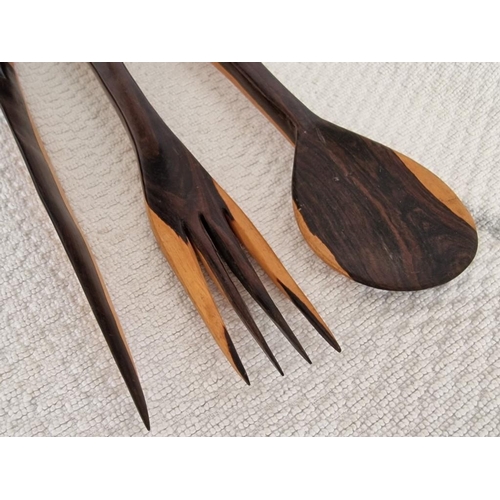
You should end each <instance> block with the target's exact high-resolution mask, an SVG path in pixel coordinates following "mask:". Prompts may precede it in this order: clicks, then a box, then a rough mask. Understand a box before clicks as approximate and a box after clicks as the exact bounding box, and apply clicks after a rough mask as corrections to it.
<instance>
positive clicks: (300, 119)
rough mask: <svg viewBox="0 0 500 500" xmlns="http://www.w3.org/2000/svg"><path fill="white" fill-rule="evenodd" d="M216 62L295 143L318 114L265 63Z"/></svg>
mask: <svg viewBox="0 0 500 500" xmlns="http://www.w3.org/2000/svg"><path fill="white" fill-rule="evenodd" d="M216 66H217V67H218V69H220V70H221V71H222V73H224V74H225V75H226V76H228V77H229V79H230V80H231V81H232V82H233V83H234V84H235V85H236V86H237V87H240V88H241V89H242V90H243V91H244V93H245V94H246V95H247V96H248V97H249V98H250V100H252V101H254V103H255V104H257V106H258V107H259V108H260V109H261V111H263V113H264V114H265V115H267V116H268V118H269V119H270V120H271V121H272V122H274V124H275V125H276V126H277V127H278V129H279V130H280V131H281V132H283V134H285V136H286V137H287V138H288V139H289V140H290V142H291V143H292V144H295V142H296V135H297V130H298V128H299V127H300V126H306V125H307V123H308V122H309V121H310V119H311V118H312V117H314V116H315V115H314V113H313V112H312V111H311V110H310V109H309V108H307V107H306V106H305V105H304V104H303V103H302V102H301V101H299V100H298V99H297V98H296V97H295V96H294V95H293V94H292V93H291V92H290V91H289V90H288V89H287V88H286V87H285V86H284V85H283V84H282V83H281V82H280V81H279V80H278V79H277V78H276V77H275V76H274V75H273V74H272V73H271V72H270V71H269V70H268V69H267V68H266V67H265V66H264V65H263V64H262V63H259V62H222V63H216Z"/></svg>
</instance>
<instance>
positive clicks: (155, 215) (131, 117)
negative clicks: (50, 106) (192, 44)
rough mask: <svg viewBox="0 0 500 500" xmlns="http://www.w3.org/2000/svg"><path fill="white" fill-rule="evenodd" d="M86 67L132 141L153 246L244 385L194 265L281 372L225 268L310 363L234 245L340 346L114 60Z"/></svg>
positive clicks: (231, 347)
mask: <svg viewBox="0 0 500 500" xmlns="http://www.w3.org/2000/svg"><path fill="white" fill-rule="evenodd" d="M92 66H93V68H94V70H95V72H96V74H97V75H98V77H99V78H100V80H101V82H102V83H103V86H104V88H105V89H106V91H107V92H108V95H109V96H110V98H111V100H112V101H113V103H114V104H115V107H116V109H117V110H118V112H119V114H120V115H121V117H122V119H123V121H124V123H125V125H126V127H127V129H128V131H129V133H130V136H131V138H132V140H133V142H134V145H135V149H136V152H137V157H138V160H139V166H140V170H141V175H142V182H143V187H144V194H145V198H146V203H147V211H148V215H149V219H150V222H151V226H152V228H153V231H154V234H155V236H156V239H157V240H158V243H159V246H160V248H161V250H162V251H163V253H164V254H165V256H166V258H167V260H168V261H169V263H170V265H171V266H172V268H173V270H174V271H175V273H176V274H177V276H178V278H179V280H180V281H181V283H182V284H183V285H184V287H185V289H186V291H187V292H188V294H189V296H190V297H191V300H192V301H193V303H194V305H195V306H196V308H197V309H198V311H199V313H200V315H201V317H202V318H203V320H204V321H205V323H206V325H207V327H208V329H209V330H210V332H211V333H212V335H213V337H214V339H215V341H216V342H217V344H218V345H219V347H220V349H221V350H222V352H223V353H224V354H225V356H226V358H227V359H228V360H229V362H230V363H231V365H232V366H233V367H234V368H235V370H236V371H237V372H238V373H239V374H240V375H241V377H242V378H243V379H244V380H245V381H246V382H247V383H248V382H249V379H248V376H247V374H246V371H245V369H244V367H243V364H242V362H241V360H240V358H239V356H238V354H237V352H236V349H235V347H234V345H233V343H232V341H231V339H230V337H229V335H228V332H227V330H226V328H225V326H224V322H223V320H222V318H221V315H220V313H219V311H218V309H217V307H216V305H215V302H214V300H213V298H212V296H211V294H210V291H209V289H208V286H207V283H206V281H205V278H204V276H203V273H202V270H201V267H200V263H201V264H202V265H203V266H204V267H205V268H206V269H207V271H208V272H209V274H210V275H211V276H212V278H213V280H214V281H215V283H216V284H217V286H218V287H219V288H220V290H221V291H222V293H223V294H224V295H225V296H226V297H227V298H228V300H229V302H230V303H231V305H232V306H233V307H234V309H235V310H236V312H237V313H238V315H239V316H240V318H241V320H242V321H243V323H244V324H245V325H246V326H247V328H248V329H249V331H250V333H251V334H252V335H253V337H254V338H255V340H256V341H257V343H258V344H259V346H260V347H261V348H262V349H263V350H264V352H265V353H266V354H267V356H268V357H269V359H270V360H271V362H272V363H273V365H274V366H275V367H276V369H277V370H278V371H279V372H280V373H281V374H282V373H283V371H282V370H281V367H280V366H279V364H278V361H277V360H276V358H275V357H274V355H273V353H272V352H271V349H270V348H269V346H268V344H267V342H266V340H265V339H264V337H263V335H262V333H261V332H260V330H259V329H258V327H257V325H256V324H255V322H254V320H253V319H252V316H251V315H250V312H249V310H248V308H247V306H246V305H245V302H244V301H243V299H242V298H241V296H240V294H239V293H238V291H237V289H236V287H235V285H234V283H233V282H232V281H231V278H230V276H229V273H228V270H231V271H232V273H233V274H234V275H235V276H236V278H237V279H238V280H239V281H240V282H241V283H242V285H243V286H244V287H245V288H246V289H247V291H248V292H249V294H250V295H251V296H252V297H253V298H254V300H255V301H256V302H257V303H258V304H259V305H260V306H261V307H262V309H264V311H265V312H266V313H267V314H268V315H269V317H270V318H271V319H272V320H273V321H274V323H275V324H276V325H277V326H278V328H279V329H280V330H281V331H282V333H283V334H284V335H285V337H286V338H287V339H288V340H289V341H290V342H291V344H292V345H293V346H294V347H295V349H296V350H297V351H298V352H299V353H300V354H301V355H302V356H303V357H304V359H306V360H307V361H308V362H310V360H309V358H308V356H307V354H306V352H305V351H304V349H303V347H302V346H301V344H300V343H299V341H298V339H297V338H296V336H295V335H294V333H293V332H292V330H291V329H290V327H289V326H288V324H287V323H286V321H285V319H284V318H283V316H282V315H281V313H280V312H279V310H278V308H277V307H276V306H275V304H274V302H273V301H272V299H271V297H270V296H269V294H268V292H267V291H266V289H265V287H264V285H263V284H262V282H261V280H260V279H259V277H258V275H257V273H256V272H255V270H254V269H253V267H252V265H251V264H250V262H249V260H248V259H247V257H246V255H245V252H244V251H243V248H242V245H243V247H246V249H247V250H248V251H249V253H250V254H251V255H252V256H253V257H254V258H255V259H256V260H257V262H259V263H260V265H261V266H262V267H263V269H264V270H265V271H266V272H267V273H268V274H269V276H270V277H271V278H272V279H273V280H274V282H275V283H276V284H277V286H278V287H279V288H280V289H281V290H282V291H283V293H285V295H286V296H287V297H288V298H289V299H290V300H291V301H292V302H293V303H294V304H295V305H296V306H297V307H298V308H299V309H300V310H301V311H302V313H303V314H304V315H305V316H306V318H307V319H308V320H309V321H310V322H311V324H312V325H313V326H314V327H315V328H316V329H317V330H318V332H319V333H320V334H321V335H322V336H323V337H324V338H325V339H326V340H327V341H328V342H329V343H330V344H331V345H332V346H333V347H334V348H335V349H337V350H339V351H340V347H339V345H338V343H337V341H336V340H335V338H334V337H333V335H332V333H331V332H330V330H329V329H328V327H327V326H326V324H325V323H324V322H323V320H322V319H321V318H320V317H319V315H318V313H317V311H316V310H315V309H314V308H313V306H312V305H311V303H310V302H309V301H308V300H307V298H306V297H305V295H304V294H303V293H302V292H301V290H300V289H299V287H298V286H297V285H296V284H295V282H294V281H293V279H292V278H291V277H290V275H289V274H288V273H287V272H286V270H285V268H284V267H283V265H282V264H281V263H280V261H279V260H278V258H277V257H276V255H275V254H274V252H273V251H272V250H271V248H270V247H269V245H268V244H267V243H266V242H265V240H264V238H263V237H262V236H261V235H260V234H259V233H258V231H257V229H256V228H255V227H254V226H253V225H252V223H251V222H250V221H249V220H248V218H247V217H246V216H245V215H244V213H243V212H242V211H241V210H240V209H239V208H238V207H237V205H236V203H235V202H234V201H233V200H231V198H230V197H229V196H228V195H227V193H225V192H224V190H223V189H222V188H221V187H220V186H219V185H217V184H216V183H215V181H214V180H213V179H212V177H211V176H210V175H209V174H208V173H207V171H206V170H205V169H204V168H203V167H202V166H201V164H200V163H199V162H198V161H197V160H196V158H195V157H194V156H193V155H192V154H191V153H190V152H189V151H188V149H187V148H186V147H185V146H184V145H183V144H182V143H181V141H180V140H179V139H178V138H177V137H176V136H175V134H174V133H173V132H172V131H171V130H170V129H169V128H168V127H167V125H166V124H165V123H164V121H163V120H162V119H161V117H160V116H159V115H158V113H157V112H156V111H155V110H154V109H153V107H152V106H151V104H150V103H149V102H148V100H147V99H146V97H145V96H144V94H143V93H142V91H141V90H140V88H139V87H138V85H137V84H136V82H135V81H134V80H133V78H132V76H131V75H130V74H129V72H128V71H127V69H126V68H125V66H124V65H123V64H121V63H92Z"/></svg>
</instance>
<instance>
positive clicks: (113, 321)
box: [0, 63, 149, 429]
mask: <svg viewBox="0 0 500 500" xmlns="http://www.w3.org/2000/svg"><path fill="white" fill-rule="evenodd" d="M0 108H1V109H2V110H3V112H4V114H5V117H6V119H7V122H8V123H9V126H10V128H11V130H12V132H13V134H14V138H15V140H16V142H17V144H18V146H19V149H20V151H21V154H22V156H23V158H24V160H25V163H26V166H27V168H28V171H29V173H30V175H31V178H32V179H33V183H34V185H35V188H36V190H37V192H38V195H39V196H40V199H41V201H42V203H43V204H44V206H45V209H46V210H47V213H48V214H49V217H50V219H51V220H52V223H53V225H54V227H55V229H56V231H57V234H58V235H59V238H60V240H61V243H62V244H63V246H64V249H65V250H66V253H67V255H68V257H69V260H70V262H71V264H72V266H73V268H74V270H75V273H76V275H77V277H78V280H79V281H80V283H81V285H82V289H83V291H84V292H85V295H86V296H87V300H88V302H89V304H90V307H91V309H92V311H93V313H94V315H95V317H96V320H97V323H98V324H99V326H100V328H101V330H102V332H103V335H104V338H105V339H106V342H107V343H108V346H109V348H110V350H111V353H112V354H113V357H114V359H115V361H116V364H117V365H118V368H119V369H120V372H121V374H122V376H123V378H124V380H125V383H126V384H127V387H128V389H129V391H130V393H131V395H132V398H133V400H134V402H135V404H136V406H137V409H138V411H139V413H140V415H141V417H142V419H143V421H144V423H145V425H146V427H147V428H148V429H149V417H148V413H147V408H146V401H145V399H144V394H143V392H142V389H141V386H140V382H139V377H138V375H137V371H136V369H135V365H134V362H133V360H132V356H131V354H130V351H129V348H128V345H127V342H126V340H125V337H124V335H123V332H122V329H121V326H120V325H119V323H118V320H117V318H116V315H115V311H114V308H113V306H112V304H111V300H110V298H109V295H108V292H107V290H106V288H105V285H104V283H103V281H102V278H101V276H100V273H99V270H98V268H97V266H96V264H95V262H94V259H93V257H92V254H91V252H90V250H89V247H88V245H87V242H86V241H85V238H84V236H83V234H82V233H81V231H80V229H79V227H78V225H77V223H76V222H75V220H74V218H73V214H72V213H71V211H70V209H69V207H68V205H67V204H66V200H65V197H64V194H63V192H62V190H61V188H60V186H59V183H58V181H57V178H56V177H55V175H54V173H53V172H52V168H51V166H50V164H49V162H48V159H47V158H46V156H45V154H44V152H43V150H42V147H41V144H40V143H39V140H38V137H37V134H36V130H35V129H34V126H33V124H32V122H31V119H30V116H29V112H28V109H27V107H26V104H25V101H24V98H23V95H22V93H21V90H20V85H19V82H18V80H17V76H16V74H15V71H14V68H13V66H12V65H10V64H8V63H0Z"/></svg>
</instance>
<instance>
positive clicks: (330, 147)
mask: <svg viewBox="0 0 500 500" xmlns="http://www.w3.org/2000/svg"><path fill="white" fill-rule="evenodd" d="M219 67H220V68H221V69H222V71H223V72H224V73H225V74H226V75H227V76H229V77H230V78H231V79H232V81H233V82H234V83H236V84H237V85H238V86H239V87H240V88H241V89H242V90H243V91H244V92H245V93H246V94H247V96H248V97H250V99H251V100H252V101H253V102H254V103H255V104H257V105H258V107H259V108H260V109H261V110H262V111H263V112H264V113H265V114H266V115H267V116H268V117H269V118H270V119H271V120H272V121H273V122H274V123H275V125H276V126H277V127H278V128H279V129H280V130H281V131H282V132H283V133H284V135H285V136H286V137H287V138H288V139H289V140H290V142H292V144H294V145H295V148H296V151H295V160H294V170H293V176H292V195H293V201H294V205H295V213H296V216H297V219H298V223H299V227H300V228H301V230H302V232H303V234H304V236H305V238H306V240H307V241H308V243H309V244H310V245H311V247H312V248H313V250H315V251H316V252H317V253H318V254H319V255H320V256H321V257H322V258H323V259H324V260H325V261H326V262H327V263H329V264H330V265H332V266H333V267H334V268H336V269H337V270H339V271H340V272H342V273H344V274H345V275H347V276H349V277H351V278H352V279H354V280H356V281H359V282H360V283H364V284H366V285H369V286H372V287H377V288H382V289H388V290H420V289H424V288H429V287H433V286H437V285H441V284H443V283H446V282H448V281H450V280H451V279H453V278H455V277H456V276H458V275H459V274H460V273H461V272H462V271H463V270H464V269H465V268H466V267H467V266H468V265H469V264H470V262H471V261H472V260H473V258H474V256H475V253H476V250H477V244H478V240H477V232H476V230H475V226H474V222H473V220H472V217H471V216H470V214H469V213H468V211H467V209H466V208H465V207H464V206H463V204H462V203H461V202H460V200H459V199H458V198H457V196H456V195H455V193H453V191H452V190H451V189H450V188H449V187H448V186H446V185H445V184H444V183H443V182H442V181H441V180H439V179H438V178H437V177H435V176H433V175H432V174H431V173H430V172H429V171H427V170H426V169H425V168H424V167H422V166H421V165H419V164H417V163H416V162H414V161H413V160H410V159H409V158H406V157H405V156H404V155H401V154H400V153H397V152H395V151H393V150H392V149H390V148H388V147H386V146H383V145H382V144H379V143H377V142H375V141H372V140H370V139H367V138H365V137H362V136H360V135H358V134H355V133H353V132H351V131H348V130H346V129H343V128H341V127H338V126H336V125H334V124H332V123H329V122H327V121H325V120H323V119H321V118H319V117H318V116H316V115H315V114H314V113H313V112H312V111H310V110H309V109H308V108H306V107H305V106H304V105H303V104H302V103H301V102H300V101H299V100H298V99H297V98H296V97H294V96H293V95H292V94H291V93H290V92H289V91H288V90H287V89H286V88H285V87H284V86H283V85H281V83H280V82H279V81H278V80H277V79H276V78H275V77H274V76H273V75H272V74H271V73H270V72H269V71H268V70H267V69H266V68H265V67H264V66H263V65H262V64H260V63H219Z"/></svg>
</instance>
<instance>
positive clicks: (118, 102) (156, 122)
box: [90, 62, 177, 160]
mask: <svg viewBox="0 0 500 500" xmlns="http://www.w3.org/2000/svg"><path fill="white" fill-rule="evenodd" d="M90 64H91V65H92V67H93V69H94V71H95V72H96V74H97V76H98V77H99V79H100V80H101V82H102V84H103V86H104V88H105V89H106V91H107V92H108V94H109V96H110V97H111V100H112V101H113V104H114V105H115V107H116V108H117V110H118V111H119V114H120V116H121V117H122V119H123V121H124V122H125V125H126V127H127V129H128V131H129V133H130V135H131V137H132V140H133V142H134V145H135V148H136V151H137V155H138V156H139V159H140V160H146V159H148V160H151V159H153V158H157V157H158V156H161V154H162V148H161V144H162V142H163V141H164V139H165V138H166V137H169V138H170V139H175V140H177V138H176V137H175V135H174V134H173V132H172V131H171V130H170V129H169V128H168V127H167V125H166V124H165V122H164V121H163V120H162V118H161V117H160V115H159V114H158V113H157V112H156V111H155V109H154V108H153V106H152V105H151V103H150V102H149V101H148V100H147V98H146V96H145V95H144V94H143V92H142V90H141V89H140V88H139V86H138V85H137V83H136V82H135V80H134V79H133V78H132V76H131V74H130V73H129V72H128V70H127V68H126V67H125V65H124V64H123V63H115V62H99V63H90Z"/></svg>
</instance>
